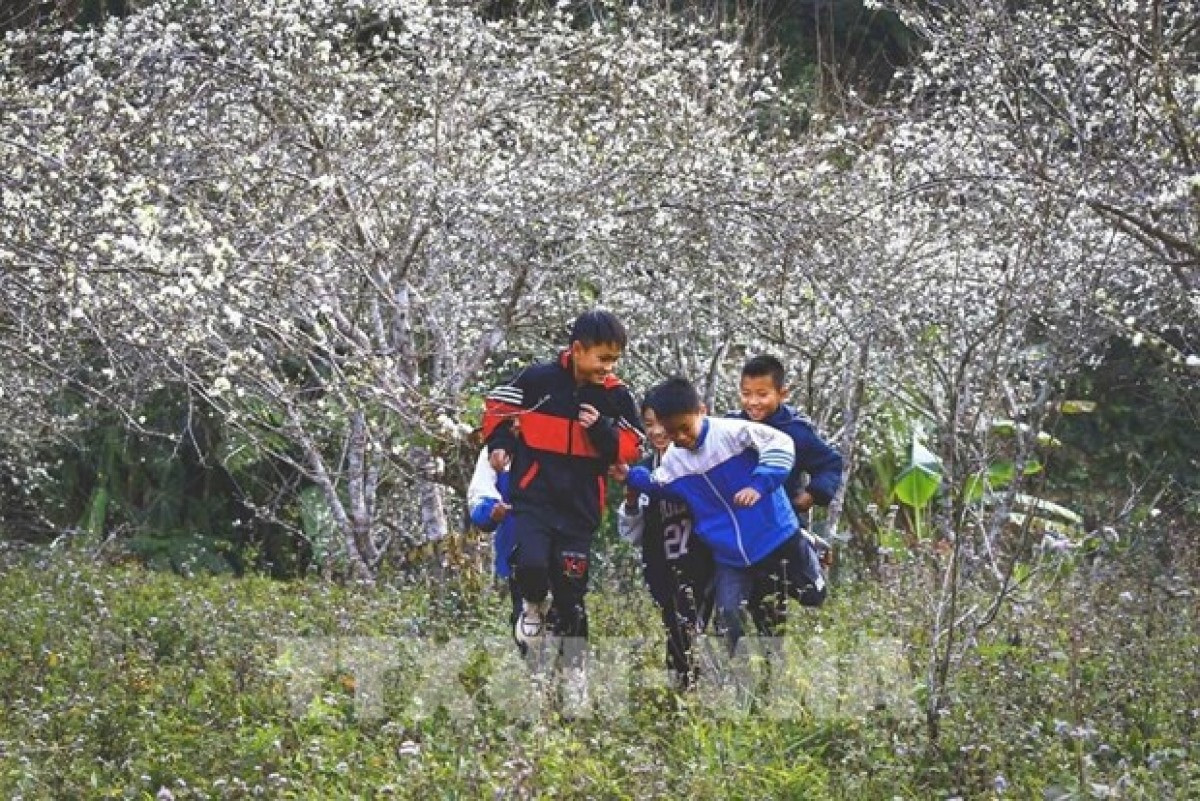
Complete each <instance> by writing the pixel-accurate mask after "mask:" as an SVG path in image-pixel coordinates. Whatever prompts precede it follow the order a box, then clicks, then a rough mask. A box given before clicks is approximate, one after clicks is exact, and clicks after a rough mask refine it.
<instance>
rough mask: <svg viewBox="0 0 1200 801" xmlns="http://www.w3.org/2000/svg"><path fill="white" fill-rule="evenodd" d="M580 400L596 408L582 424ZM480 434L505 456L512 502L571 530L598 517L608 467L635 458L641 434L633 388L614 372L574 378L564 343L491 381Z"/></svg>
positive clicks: (593, 526)
mask: <svg viewBox="0 0 1200 801" xmlns="http://www.w3.org/2000/svg"><path fill="white" fill-rule="evenodd" d="M585 403H589V404H591V405H592V406H594V407H596V410H597V411H599V412H600V419H599V420H597V421H596V422H595V423H594V424H592V425H591V426H590V427H589V428H584V427H583V426H582V425H580V423H579V420H578V418H579V407H580V405H581V404H585ZM514 422H515V423H516V425H515V426H514ZM483 434H484V436H485V437H486V438H487V444H488V451H489V452H491V451H495V450H498V449H503V450H505V451H507V452H508V453H509V455H510V456H511V458H512V464H511V467H510V473H509V475H510V481H511V485H510V491H511V495H512V500H511V502H512V506H513V509H514V510H516V511H517V512H518V513H520V512H522V511H524V512H527V513H530V514H533V515H535V516H537V517H538V518H540V519H541V520H542V521H543V522H545V523H547V524H549V525H552V526H560V527H562V528H564V529H568V530H573V531H584V530H586V531H592V530H594V529H596V527H597V526H599V525H600V515H601V510H602V509H603V506H604V482H605V476H606V474H607V472H608V467H609V465H612V464H616V463H618V462H624V463H626V464H629V463H632V462H636V461H637V460H638V458H639V457H640V456H641V443H642V438H643V434H642V427H641V423H640V421H639V420H638V414H637V407H636V406H635V404H634V402H633V396H632V395H631V394H630V392H629V390H628V389H627V388H626V387H625V385H624V384H622V383H621V381H620V379H618V378H616V377H615V376H609V377H608V378H607V379H606V380H605V382H604V384H603V385H600V384H584V385H583V386H579V385H577V384H576V383H575V377H574V374H573V373H572V370H571V361H570V353H569V352H566V351H564V352H563V353H562V354H561V355H560V356H559V358H558V361H556V362H552V363H549V364H535V365H532V366H530V367H528V368H526V369H525V370H522V371H521V372H520V373H519V374H518V375H517V376H516V377H515V378H513V379H512V380H511V381H509V382H508V383H507V384H502V385H500V386H498V387H496V388H495V389H493V390H492V391H491V392H490V393H489V394H488V398H487V402H486V405H485V411H484V418H483Z"/></svg>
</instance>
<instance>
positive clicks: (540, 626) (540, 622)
mask: <svg viewBox="0 0 1200 801" xmlns="http://www.w3.org/2000/svg"><path fill="white" fill-rule="evenodd" d="M549 608H550V604H549V602H548V601H542V602H541V603H534V602H533V601H525V607H524V608H523V609H522V610H521V614H519V615H517V624H516V626H514V627H513V636H514V637H516V639H517V642H518V643H520V644H521V645H524V646H525V647H526V648H532V647H534V646H535V645H537V644H538V643H540V642H541V641H542V638H543V637H545V636H546V610H547V609H549Z"/></svg>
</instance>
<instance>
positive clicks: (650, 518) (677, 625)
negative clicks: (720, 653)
mask: <svg viewBox="0 0 1200 801" xmlns="http://www.w3.org/2000/svg"><path fill="white" fill-rule="evenodd" d="M651 403H652V399H651V398H650V397H647V398H646V399H644V400H643V401H642V423H643V424H644V425H645V426H646V439H647V440H649V443H650V447H651V449H652V453H651V454H650V456H648V457H647V458H645V459H643V460H642V461H641V462H639V463H638V464H639V465H640V466H642V467H644V468H646V469H647V470H651V471H652V470H654V469H655V468H657V467H658V466H659V465H660V464H661V463H662V457H663V454H664V453H665V452H666V450H667V447H668V446H670V444H671V440H670V439H668V438H667V432H666V431H665V430H664V429H663V427H662V426H661V425H659V423H658V419H657V417H656V416H655V414H654V409H652V408H651ZM617 528H618V530H619V531H620V533H621V536H622V537H623V538H625V539H626V540H629V541H630V542H632V543H633V544H635V545H638V544H640V545H641V547H642V576H643V578H644V579H645V581H646V585H647V586H648V587H649V588H650V595H651V597H652V598H654V603H655V604H656V605H657V606H658V609H659V612H660V613H661V614H662V621H663V625H664V626H665V627H666V629H667V670H668V671H670V674H671V679H672V681H673V682H674V686H676V687H678V688H679V689H686V688H687V687H689V686H691V685H692V683H693V682H694V681H695V679H696V660H695V655H694V654H693V653H692V646H693V635H694V634H696V633H698V632H700V631H703V629H704V627H705V626H707V625H708V619H709V617H710V616H711V614H712V575H713V559H712V551H710V550H709V548H708V546H707V545H706V544H705V543H704V541H703V540H701V539H700V538H699V537H698V536H695V532H694V531H693V528H694V522H693V520H692V512H691V510H690V509H688V507H687V504H685V503H683V502H682V501H679V500H674V499H670V498H666V497H663V498H659V499H658V500H650V498H649V496H647V495H643V494H641V493H639V492H637V491H636V490H633V489H629V490H628V491H627V492H626V497H625V502H624V503H623V504H621V505H620V506H619V507H617Z"/></svg>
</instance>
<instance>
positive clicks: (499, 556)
mask: <svg viewBox="0 0 1200 801" xmlns="http://www.w3.org/2000/svg"><path fill="white" fill-rule="evenodd" d="M509 497H510V496H509V486H508V470H500V471H498V472H497V470H496V469H495V468H494V467H492V464H491V461H490V460H489V459H488V450H487V448H486V447H484V448H483V449H481V450H480V452H479V458H478V459H476V461H475V472H474V473H472V475H471V483H470V485H468V487H467V508H468V509H469V510H470V514H471V523H472V524H474V525H475V526H476V527H477V528H479V529H480V530H481V531H491V532H494V533H493V534H492V550H493V552H494V559H495V562H494V569H493V572H494V573H495V575H496V578H499V579H503V580H504V582H505V584H507V585H508V594H509V598H510V600H511V601H512V612H511V613H510V615H509V620H508V626H509V629H510V630H511V629H512V628H513V627H514V626H516V624H517V617H518V616H519V615H520V613H521V593H520V592H518V591H517V583H516V582H515V581H514V580H513V577H512V565H511V564H509V560H510V559H511V558H512V552H513V548H514V547H516V544H517V543H516V538H515V537H514V535H513V527H512V518H511V517H509V514H508V513H509V511H510V510H511V509H512V507H511V506H510V505H509ZM518 647H519V648H520V649H521V651H522V653H524V645H523V644H521V643H518Z"/></svg>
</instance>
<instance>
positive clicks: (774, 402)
mask: <svg viewBox="0 0 1200 801" xmlns="http://www.w3.org/2000/svg"><path fill="white" fill-rule="evenodd" d="M739 394H740V396H741V399H742V411H744V412H745V413H746V416H747V417H749V418H750V419H751V420H753V421H754V422H756V423H761V422H762V421H763V420H766V419H767V418H768V417H770V416H771V415H773V414H775V412H776V411H777V410H778V409H779V407H780V406H782V405H783V401H784V389H783V387H780V386H777V385H776V384H775V380H774V379H773V378H772V377H771V376H769V375H744V376H742V383H741V387H740V388H739Z"/></svg>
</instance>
